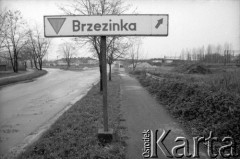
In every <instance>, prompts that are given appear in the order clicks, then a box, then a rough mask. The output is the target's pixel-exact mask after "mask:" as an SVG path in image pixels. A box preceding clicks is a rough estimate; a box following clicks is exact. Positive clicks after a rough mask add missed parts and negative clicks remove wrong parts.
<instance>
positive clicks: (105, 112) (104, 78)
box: [100, 36, 108, 132]
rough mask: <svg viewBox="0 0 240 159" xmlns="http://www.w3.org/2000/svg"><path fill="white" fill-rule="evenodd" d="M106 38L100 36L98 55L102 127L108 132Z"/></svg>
mask: <svg viewBox="0 0 240 159" xmlns="http://www.w3.org/2000/svg"><path fill="white" fill-rule="evenodd" d="M106 48H107V46H106V36H101V46H100V53H101V55H102V84H103V126H104V131H105V132H107V131H108V102H107V60H106Z"/></svg>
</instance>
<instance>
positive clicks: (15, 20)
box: [3, 10, 28, 72]
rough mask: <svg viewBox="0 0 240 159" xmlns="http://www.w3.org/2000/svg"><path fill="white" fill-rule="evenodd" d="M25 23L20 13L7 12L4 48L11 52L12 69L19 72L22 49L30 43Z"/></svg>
mask: <svg viewBox="0 0 240 159" xmlns="http://www.w3.org/2000/svg"><path fill="white" fill-rule="evenodd" d="M24 26H25V23H24V21H23V20H22V15H21V12H20V11H18V10H17V11H11V10H9V11H7V13H6V25H4V28H3V29H4V37H5V39H4V46H5V47H6V48H7V50H8V52H9V57H10V60H11V64H12V68H13V71H14V72H18V58H19V54H20V51H21V49H22V48H23V47H24V46H25V45H26V44H27V43H28V41H27V39H26V35H27V31H25V28H24Z"/></svg>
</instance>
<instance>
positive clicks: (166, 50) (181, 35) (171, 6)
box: [0, 0, 240, 59]
mask: <svg viewBox="0 0 240 159" xmlns="http://www.w3.org/2000/svg"><path fill="white" fill-rule="evenodd" d="M69 2H70V0H68V1H60V0H58V1H56V0H0V6H1V9H2V8H6V7H7V8H8V9H18V10H20V11H21V12H22V15H23V17H24V19H26V21H27V22H28V23H29V25H31V26H32V25H33V24H37V25H39V26H42V28H43V16H44V15H59V14H63V13H62V12H61V11H60V10H59V9H58V7H57V4H64V3H69ZM126 3H129V4H131V5H132V7H133V8H137V13H139V14H169V36H167V37H145V38H144V39H143V46H142V49H141V51H142V52H144V54H146V57H147V58H154V57H163V56H164V55H165V56H178V55H179V54H180V52H181V50H182V49H183V48H189V49H191V48H194V47H201V46H203V45H204V46H207V44H213V45H217V44H224V43H225V42H229V43H231V44H232V46H233V49H234V50H240V0H126ZM66 39H67V38H65V39H63V40H66ZM61 41H62V40H61V39H56V38H55V39H53V44H54V45H55V46H53V47H52V49H51V53H50V54H49V59H53V58H56V57H57V55H58V53H57V45H58V44H59V43H61ZM80 52H81V54H80V53H79V54H80V56H81V55H84V56H87V55H91V53H87V52H86V50H83V51H80ZM83 52H84V53H83Z"/></svg>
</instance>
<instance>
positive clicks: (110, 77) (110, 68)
mask: <svg viewBox="0 0 240 159" xmlns="http://www.w3.org/2000/svg"><path fill="white" fill-rule="evenodd" d="M108 78H109V81H111V80H112V65H111V64H109V75H108Z"/></svg>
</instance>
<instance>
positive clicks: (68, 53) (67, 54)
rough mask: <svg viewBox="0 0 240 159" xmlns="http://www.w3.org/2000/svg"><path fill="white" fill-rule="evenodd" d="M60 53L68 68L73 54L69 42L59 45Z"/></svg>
mask: <svg viewBox="0 0 240 159" xmlns="http://www.w3.org/2000/svg"><path fill="white" fill-rule="evenodd" d="M59 49H60V51H61V53H62V55H63V58H64V59H65V61H66V62H67V67H68V68H69V67H70V65H71V60H72V58H73V55H74V54H75V47H74V46H73V44H72V43H70V42H65V43H63V44H61V45H60V48H59Z"/></svg>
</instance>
